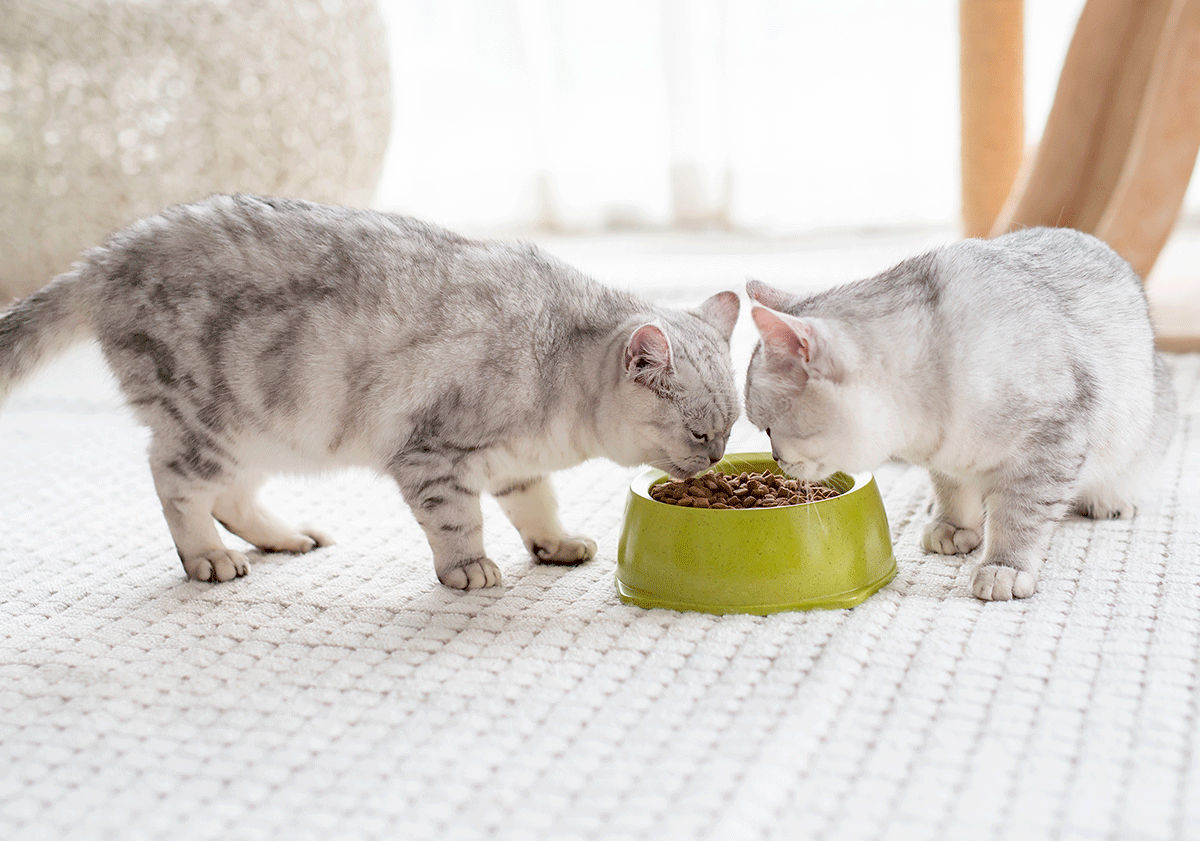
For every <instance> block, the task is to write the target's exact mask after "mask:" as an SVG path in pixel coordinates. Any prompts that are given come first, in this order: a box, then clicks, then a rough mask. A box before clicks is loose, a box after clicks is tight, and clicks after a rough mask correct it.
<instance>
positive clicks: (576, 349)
mask: <svg viewBox="0 0 1200 841" xmlns="http://www.w3.org/2000/svg"><path fill="white" fill-rule="evenodd" d="M737 312H738V298H737V295H736V294H735V293H733V292H723V293H720V294H718V295H716V296H713V297H712V298H710V299H709V300H708V301H706V302H705V303H704V304H703V305H701V306H700V307H699V308H698V309H696V310H691V311H680V310H671V309H665V308H661V307H656V306H653V305H651V304H649V303H647V302H645V301H642V300H639V299H638V298H636V297H635V296H633V295H629V294H625V293H622V292H618V291H614V290H612V289H609V288H606V287H604V286H602V285H600V284H598V283H595V282H593V281H591V280H589V279H588V278H586V277H584V276H582V275H581V274H580V273H579V272H577V271H575V270H574V269H572V268H570V267H569V266H566V265H564V264H563V263H561V262H559V261H558V260H555V259H554V258H552V257H550V256H549V255H547V254H545V253H543V252H542V251H540V250H538V249H537V248H535V247H533V246H530V245H523V244H509V243H499V242H483V241H476V240H470V239H465V238H463V237H460V236H457V235H455V234H453V233H450V232H449V231H445V230H442V229H440V228H437V227H434V226H433V225H428V224H425V223H423V222H419V221H417V220H415V219H409V218H405V217H400V216H394V215H388V214H382V213H375V212H371V211H364V210H352V209H347V208H340V207H328V206H322V205H317V204H312V203H309V202H303V201H293V200H278V199H267V198H258V197H254V196H242V195H239V196H214V197H211V198H209V199H207V200H204V201H201V202H197V203H195V204H190V205H182V206H177V207H173V208H170V209H168V210H165V211H163V212H162V213H161V214H159V215H157V216H153V217H150V218H148V219H144V220H142V221H139V222H137V223H135V224H134V225H132V226H130V227H129V228H127V229H126V230H123V231H121V232H119V233H117V234H114V235H113V236H112V237H110V238H109V240H108V241H107V242H106V243H105V245H104V246H103V247H101V248H97V249H95V250H92V251H90V252H88V253H87V254H86V255H85V257H84V259H83V260H82V261H81V262H80V263H79V264H77V265H76V266H75V267H74V268H73V269H72V270H71V271H70V272H68V273H66V274H64V275H61V276H60V277H58V278H56V279H55V280H54V281H53V282H52V283H51V284H50V285H48V286H46V287H45V288H44V289H42V290H40V291H39V292H36V293H34V294H33V295H30V296H29V297H27V298H25V299H23V300H21V301H19V302H17V303H16V304H14V305H13V306H12V307H11V308H9V309H8V310H7V311H6V312H4V313H3V314H2V315H0V399H3V397H4V396H5V395H6V394H7V392H8V391H9V390H10V389H11V387H12V386H13V385H14V384H15V383H16V382H17V381H18V380H20V379H21V378H22V377H24V376H26V375H28V374H30V373H31V372H32V371H33V370H34V369H35V368H36V367H37V366H38V365H39V364H40V363H41V362H42V361H43V360H45V359H46V358H47V357H48V356H49V355H51V354H53V353H54V352H56V351H58V350H59V349H61V348H64V347H65V346H67V345H68V344H70V343H72V342H75V341H78V340H81V339H84V338H86V337H88V336H90V335H94V336H95V337H96V338H97V339H98V340H99V343H100V347H101V349H102V351H103V353H104V356H105V358H106V359H107V361H108V363H109V365H110V366H111V367H112V369H113V371H114V372H115V373H116V376H117V379H118V381H119V383H120V386H121V389H122V391H123V392H124V394H125V396H126V398H127V400H128V402H129V404H130V405H131V406H132V408H133V410H134V411H135V413H136V414H137V416H138V417H139V418H140V419H141V421H142V422H144V423H145V424H146V425H147V426H148V427H149V428H150V430H151V432H152V438H151V444H150V448H149V449H150V453H149V454H150V468H151V472H152V474H153V478H154V483H155V486H156V489H157V491H158V495H159V498H160V499H161V501H162V506H163V512H164V514H165V515H166V519H167V524H168V525H169V527H170V530H171V535H172V537H173V538H174V541H175V546H176V548H177V549H178V552H179V556H180V558H181V560H182V561H183V566H184V569H185V570H186V571H187V574H188V575H190V576H192V577H195V578H199V579H205V580H227V579H230V578H233V577H234V576H236V575H242V574H244V573H246V572H247V570H248V565H247V560H246V557H245V555H244V554H242V553H241V552H236V551H232V550H229V549H227V548H226V547H225V546H224V545H223V544H222V541H221V538H220V536H219V534H218V532H217V530H216V527H215V524H214V519H215V520H217V521H219V522H221V523H222V524H223V525H224V526H225V527H226V528H227V529H228V530H229V531H231V532H233V533H234V534H237V535H238V536H240V537H242V538H244V539H245V540H247V541H248V542H250V543H252V544H254V545H256V546H258V547H261V548H262V549H264V550H268V551H292V552H304V551H308V550H310V549H312V548H314V547H315V546H317V545H320V544H321V543H323V542H324V539H323V538H322V537H321V536H320V535H319V534H317V533H312V532H310V533H303V532H301V531H300V530H298V529H296V528H293V527H291V526H289V525H287V524H286V523H283V522H281V521H279V520H278V519H276V518H275V517H274V516H273V515H272V514H270V513H269V512H267V511H265V510H264V509H263V508H262V507H261V506H260V505H259V504H258V502H257V501H256V492H257V489H258V487H259V485H260V484H261V483H262V481H263V480H264V479H265V478H266V477H267V476H268V475H270V474H272V473H276V472H285V471H286V472H294V471H311V470H323V469H328V468H333V467H341V466H350V465H361V466H367V467H371V468H374V469H376V470H379V471H382V472H384V473H386V474H388V475H390V476H392V477H393V478H394V479H395V481H396V482H397V483H398V485H399V487H400V490H401V492H402V494H403V496H404V499H405V500H406V501H407V502H408V504H409V505H410V506H411V508H412V510H413V512H414V514H415V515H416V518H417V520H418V522H419V523H420V524H421V526H422V528H423V529H424V530H425V534H426V536H427V537H428V539H429V543H430V546H431V547H432V550H433V559H434V566H435V569H436V571H437V575H438V578H439V579H440V580H441V581H442V582H443V583H444V584H447V585H449V586H451V587H457V588H472V587H482V586H490V585H493V584H496V583H497V582H498V581H499V580H500V572H499V568H498V567H497V566H496V564H495V563H493V562H492V561H491V560H490V559H489V558H488V557H487V556H486V554H485V552H484V547H483V539H482V533H481V525H482V522H481V513H480V494H481V493H483V492H490V493H492V494H493V495H494V496H496V497H497V499H498V500H499V502H500V505H501V507H502V508H503V509H504V511H505V513H506V514H507V515H508V517H509V518H510V519H511V520H512V522H513V524H514V525H515V526H516V528H517V529H518V531H519V532H520V533H521V536H522V538H523V539H524V542H525V545H526V546H527V547H528V548H529V550H530V552H531V553H532V554H533V555H534V556H535V557H536V558H537V559H538V560H540V561H543V562H548V563H568V564H570V563H579V562H581V561H585V560H588V559H589V558H591V557H592V556H593V555H594V553H595V551H596V545H595V543H594V542H592V541H591V540H589V539H586V538H579V537H572V536H569V535H568V534H566V532H565V531H564V530H563V528H562V526H561V525H560V523H559V520H558V516H557V513H556V503H555V499H554V495H553V492H552V490H551V487H550V485H549V483H548V481H547V479H546V476H547V474H548V473H550V472H551V471H554V470H557V469H561V468H564V467H568V466H570V465H574V464H577V463H579V462H581V461H584V460H585V459H589V458H592V457H596V456H605V457H607V458H610V459H612V460H614V461H616V462H618V463H620V464H625V465H635V464H641V463H645V462H649V463H651V464H655V465H657V466H660V467H662V468H663V469H665V470H667V471H668V472H670V473H672V474H673V475H676V476H684V475H690V474H693V473H697V472H699V471H701V470H704V469H705V468H707V467H709V465H710V464H712V463H713V462H715V461H716V460H717V459H719V458H720V457H721V455H722V453H723V451H724V446H725V441H726V439H727V437H728V434H729V430H730V428H731V426H732V425H733V422H734V419H735V418H736V416H737V410H738V406H737V394H736V390H735V388H734V385H733V377H732V373H731V371H730V362H729V345H728V343H729V335H730V333H731V331H732V329H733V325H734V323H735V321H736V319H737Z"/></svg>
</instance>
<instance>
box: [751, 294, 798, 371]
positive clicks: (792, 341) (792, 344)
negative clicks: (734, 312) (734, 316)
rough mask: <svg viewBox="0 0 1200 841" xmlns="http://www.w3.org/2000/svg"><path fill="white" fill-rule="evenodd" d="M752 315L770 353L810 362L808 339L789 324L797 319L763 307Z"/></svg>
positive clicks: (758, 308)
mask: <svg viewBox="0 0 1200 841" xmlns="http://www.w3.org/2000/svg"><path fill="white" fill-rule="evenodd" d="M750 314H751V315H752V316H753V317H754V323H755V325H757V326H758V332H759V334H761V335H762V339H763V346H764V347H766V349H767V350H768V351H770V352H771V353H774V354H778V355H781V356H788V357H796V358H799V359H800V360H802V361H804V362H807V361H808V356H809V353H808V351H809V343H808V340H807V337H803V338H802V337H801V336H800V334H799V333H797V331H796V330H795V329H794V328H793V327H792V325H791V324H790V323H789V321H796V319H789V318H788V317H787V316H785V315H781V314H780V313H777V312H773V311H771V310H769V309H767V308H766V307H761V306H758V307H755V308H754V309H753V310H751V311H750ZM785 319H787V320H785Z"/></svg>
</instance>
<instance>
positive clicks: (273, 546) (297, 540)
mask: <svg viewBox="0 0 1200 841" xmlns="http://www.w3.org/2000/svg"><path fill="white" fill-rule="evenodd" d="M332 545H333V538H331V537H329V535H327V534H325V533H324V532H319V531H317V530H316V529H305V530H304V531H303V532H301V533H299V534H290V535H286V536H282V537H278V538H275V539H273V540H272V541H271V542H270V543H268V544H264V545H260V546H259V547H258V548H259V549H261V550H262V551H264V552H293V553H295V554H303V553H305V552H311V551H312V550H313V549H316V548H318V547H321V546H332Z"/></svg>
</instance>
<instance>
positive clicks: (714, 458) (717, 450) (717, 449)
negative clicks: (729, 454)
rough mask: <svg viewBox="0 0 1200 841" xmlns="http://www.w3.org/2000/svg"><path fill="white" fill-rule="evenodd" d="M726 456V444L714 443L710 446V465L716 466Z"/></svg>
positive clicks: (722, 442) (721, 442)
mask: <svg viewBox="0 0 1200 841" xmlns="http://www.w3.org/2000/svg"><path fill="white" fill-rule="evenodd" d="M723 455H725V442H724V441H714V442H713V443H711V444H709V446H708V463H709V464H716V463H717V462H718V461H720V460H721V457H722V456H723Z"/></svg>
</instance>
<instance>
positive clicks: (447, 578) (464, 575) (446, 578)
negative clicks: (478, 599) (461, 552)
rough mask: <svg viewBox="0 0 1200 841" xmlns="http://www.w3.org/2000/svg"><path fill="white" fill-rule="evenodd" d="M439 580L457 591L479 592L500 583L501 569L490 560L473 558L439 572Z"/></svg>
mask: <svg viewBox="0 0 1200 841" xmlns="http://www.w3.org/2000/svg"><path fill="white" fill-rule="evenodd" d="M438 580H439V581H441V582H442V583H443V584H445V585H446V586H447V587H453V588H454V589H455V590H478V589H479V588H481V587H495V586H496V585H497V584H499V583H500V567H498V566H496V564H495V562H494V561H492V560H491V559H490V558H471V559H470V560H467V561H463V562H461V563H459V564H456V565H455V566H453V567H451V568H450V569H446V570H438Z"/></svg>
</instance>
